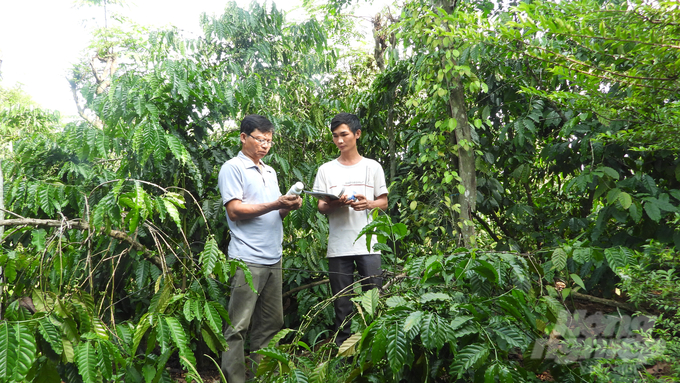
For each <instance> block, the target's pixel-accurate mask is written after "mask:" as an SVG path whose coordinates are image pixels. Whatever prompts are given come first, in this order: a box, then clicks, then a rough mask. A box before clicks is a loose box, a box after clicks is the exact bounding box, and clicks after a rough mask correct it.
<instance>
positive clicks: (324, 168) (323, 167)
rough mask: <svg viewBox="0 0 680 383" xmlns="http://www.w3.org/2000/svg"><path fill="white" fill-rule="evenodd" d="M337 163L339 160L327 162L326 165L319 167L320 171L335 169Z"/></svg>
mask: <svg viewBox="0 0 680 383" xmlns="http://www.w3.org/2000/svg"><path fill="white" fill-rule="evenodd" d="M337 163H338V160H337V159H334V160H330V161H328V162H325V163H323V164H321V166H319V171H322V170H327V169H329V168H332V167H335V166H336V165H337Z"/></svg>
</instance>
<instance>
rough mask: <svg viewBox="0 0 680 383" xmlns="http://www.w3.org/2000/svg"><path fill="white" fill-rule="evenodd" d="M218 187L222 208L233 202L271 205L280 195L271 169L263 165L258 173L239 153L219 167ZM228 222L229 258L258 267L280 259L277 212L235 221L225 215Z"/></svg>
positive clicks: (250, 161) (249, 161)
mask: <svg viewBox="0 0 680 383" xmlns="http://www.w3.org/2000/svg"><path fill="white" fill-rule="evenodd" d="M261 163H262V162H261ZM262 165H264V163H262ZM217 185H218V186H219V188H220V193H221V194H222V205H224V204H226V203H227V202H229V201H231V200H234V199H238V200H241V202H243V203H244V204H257V203H264V202H272V201H275V200H276V199H277V198H279V196H280V195H281V192H280V191H279V182H278V180H277V179H276V172H275V171H274V169H272V167H271V166H267V165H264V170H261V169H260V168H259V167H258V166H257V165H255V163H253V160H251V159H250V158H248V157H246V156H245V154H243V153H242V152H238V156H236V157H234V158H232V159H230V160H229V161H227V162H225V163H224V165H222V168H221V169H220V175H219V177H218V180H217ZM225 213H226V209H225ZM227 222H228V223H229V229H230V230H231V240H230V241H229V250H228V253H229V257H230V258H235V259H241V260H243V261H245V262H251V263H257V264H261V265H272V264H274V263H276V262H278V261H279V260H280V259H281V253H282V247H281V242H282V241H283V223H282V221H281V216H280V215H279V211H278V210H274V211H270V212H269V213H267V214H263V215H261V216H259V217H255V218H251V219H244V220H240V221H236V222H234V221H232V220H231V219H229V215H228V214H227Z"/></svg>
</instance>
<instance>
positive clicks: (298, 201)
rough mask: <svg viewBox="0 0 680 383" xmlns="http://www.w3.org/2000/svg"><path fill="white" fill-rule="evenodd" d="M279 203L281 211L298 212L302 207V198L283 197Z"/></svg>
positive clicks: (295, 196)
mask: <svg viewBox="0 0 680 383" xmlns="http://www.w3.org/2000/svg"><path fill="white" fill-rule="evenodd" d="M278 203H279V209H286V210H288V211H291V210H297V209H299V208H300V207H302V198H300V196H299V195H282V196H280V197H279V200H278Z"/></svg>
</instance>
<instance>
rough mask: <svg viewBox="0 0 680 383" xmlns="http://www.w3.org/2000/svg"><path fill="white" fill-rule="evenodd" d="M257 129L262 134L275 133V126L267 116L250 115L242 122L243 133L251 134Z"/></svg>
mask: <svg viewBox="0 0 680 383" xmlns="http://www.w3.org/2000/svg"><path fill="white" fill-rule="evenodd" d="M255 129H257V130H259V131H260V132H262V133H267V132H272V133H273V132H274V124H272V123H271V121H269V120H268V119H267V117H265V116H260V115H259V114H249V115H247V116H245V117H243V120H241V133H245V134H250V133H252V132H253V131H254V130H255Z"/></svg>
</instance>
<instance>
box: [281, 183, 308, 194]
mask: <svg viewBox="0 0 680 383" xmlns="http://www.w3.org/2000/svg"><path fill="white" fill-rule="evenodd" d="M304 188H305V184H303V183H302V182H299V181H298V182H297V183H296V184H295V185H293V186H291V187H290V190H288V193H286V195H300V193H302V189H304Z"/></svg>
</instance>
